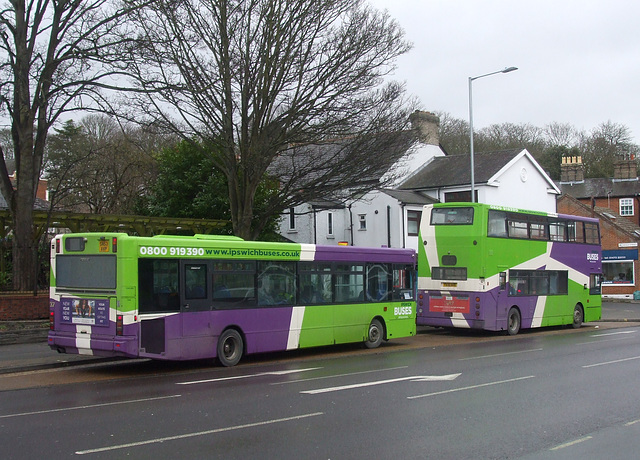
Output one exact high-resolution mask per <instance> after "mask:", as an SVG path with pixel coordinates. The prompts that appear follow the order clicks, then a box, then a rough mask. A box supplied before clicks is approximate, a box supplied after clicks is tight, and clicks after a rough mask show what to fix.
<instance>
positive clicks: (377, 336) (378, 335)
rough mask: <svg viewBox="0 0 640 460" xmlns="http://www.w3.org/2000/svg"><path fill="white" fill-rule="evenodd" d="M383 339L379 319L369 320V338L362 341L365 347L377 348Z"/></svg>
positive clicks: (382, 329) (382, 330)
mask: <svg viewBox="0 0 640 460" xmlns="http://www.w3.org/2000/svg"><path fill="white" fill-rule="evenodd" d="M383 339H384V326H383V325H382V323H381V322H380V320H379V319H375V318H374V319H373V320H371V324H369V338H368V339H367V341H366V342H365V343H364V344H365V346H366V347H367V348H378V347H379V346H380V344H381V343H382V340H383Z"/></svg>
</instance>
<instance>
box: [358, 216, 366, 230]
mask: <svg viewBox="0 0 640 460" xmlns="http://www.w3.org/2000/svg"><path fill="white" fill-rule="evenodd" d="M358 222H359V226H358V230H366V229H367V215H366V214H358Z"/></svg>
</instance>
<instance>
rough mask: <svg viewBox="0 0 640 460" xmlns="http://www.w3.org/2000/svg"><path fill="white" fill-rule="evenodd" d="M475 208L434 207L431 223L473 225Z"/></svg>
mask: <svg viewBox="0 0 640 460" xmlns="http://www.w3.org/2000/svg"><path fill="white" fill-rule="evenodd" d="M471 224H473V208H434V209H432V210H431V225H471Z"/></svg>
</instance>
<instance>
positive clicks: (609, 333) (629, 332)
mask: <svg viewBox="0 0 640 460" xmlns="http://www.w3.org/2000/svg"><path fill="white" fill-rule="evenodd" d="M636 332H637V331H619V332H605V333H602V334H593V335H592V336H591V337H606V336H608V335H620V334H635V333H636Z"/></svg>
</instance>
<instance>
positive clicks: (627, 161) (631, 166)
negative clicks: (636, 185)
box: [613, 155, 638, 180]
mask: <svg viewBox="0 0 640 460" xmlns="http://www.w3.org/2000/svg"><path fill="white" fill-rule="evenodd" d="M636 179H638V164H637V163H636V159H635V156H634V155H631V157H630V158H624V159H622V160H618V161H616V162H615V163H614V164H613V180H636Z"/></svg>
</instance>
